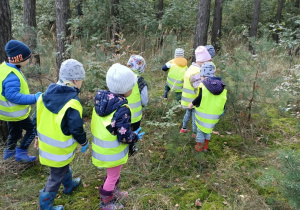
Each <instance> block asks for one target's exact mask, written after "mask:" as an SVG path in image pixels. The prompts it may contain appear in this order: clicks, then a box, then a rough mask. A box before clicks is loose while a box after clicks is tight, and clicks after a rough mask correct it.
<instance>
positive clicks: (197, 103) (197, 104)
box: [192, 88, 202, 107]
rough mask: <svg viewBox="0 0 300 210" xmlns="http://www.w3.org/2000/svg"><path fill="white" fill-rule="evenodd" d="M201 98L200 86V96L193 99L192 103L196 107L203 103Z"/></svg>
mask: <svg viewBox="0 0 300 210" xmlns="http://www.w3.org/2000/svg"><path fill="white" fill-rule="evenodd" d="M201 99H202V88H200V91H199V94H198V96H197V97H196V98H195V99H194V100H193V101H192V104H193V105H194V106H196V107H199V106H200V103H201Z"/></svg>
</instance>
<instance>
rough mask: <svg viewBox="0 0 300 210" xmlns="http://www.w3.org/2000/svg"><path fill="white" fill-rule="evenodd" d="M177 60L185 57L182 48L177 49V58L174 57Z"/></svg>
mask: <svg viewBox="0 0 300 210" xmlns="http://www.w3.org/2000/svg"><path fill="white" fill-rule="evenodd" d="M174 57H175V58H178V57H182V58H183V57H184V50H183V49H181V48H177V49H176V50H175V56H174Z"/></svg>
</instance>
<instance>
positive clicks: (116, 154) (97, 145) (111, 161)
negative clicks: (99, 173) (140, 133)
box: [91, 108, 128, 168]
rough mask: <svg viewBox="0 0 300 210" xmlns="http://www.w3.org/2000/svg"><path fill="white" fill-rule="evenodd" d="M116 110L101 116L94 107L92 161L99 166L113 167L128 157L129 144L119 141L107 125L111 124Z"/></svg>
mask: <svg viewBox="0 0 300 210" xmlns="http://www.w3.org/2000/svg"><path fill="white" fill-rule="evenodd" d="M115 112H116V110H115V111H114V112H112V113H111V114H109V115H107V116H104V117H100V116H99V115H97V113H96V111H95V108H94V109H93V115H92V122H91V130H92V135H93V144H92V162H93V164H94V165H95V166H97V167H104V168H112V167H116V166H119V165H122V164H124V163H126V162H127V159H128V144H124V143H122V142H119V141H118V139H117V135H112V134H111V133H110V132H109V131H108V130H107V129H106V127H107V126H108V125H110V124H111V120H112V118H113V115H114V113H115Z"/></svg>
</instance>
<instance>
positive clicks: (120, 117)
mask: <svg viewBox="0 0 300 210" xmlns="http://www.w3.org/2000/svg"><path fill="white" fill-rule="evenodd" d="M124 104H128V102H127V100H126V98H125V97H123V96H120V95H117V94H114V93H111V92H109V91H107V90H99V91H98V92H97V93H96V96H95V111H96V113H97V115H99V116H100V117H105V116H107V115H109V114H111V113H112V112H114V111H115V110H116V112H115V114H114V115H113V118H112V120H111V124H110V125H109V126H107V127H106V129H107V130H108V131H109V132H110V133H111V134H112V135H117V138H118V141H119V142H123V143H126V144H131V143H135V142H137V140H138V136H137V134H136V133H134V132H132V131H131V112H130V109H129V107H128V106H122V105H124Z"/></svg>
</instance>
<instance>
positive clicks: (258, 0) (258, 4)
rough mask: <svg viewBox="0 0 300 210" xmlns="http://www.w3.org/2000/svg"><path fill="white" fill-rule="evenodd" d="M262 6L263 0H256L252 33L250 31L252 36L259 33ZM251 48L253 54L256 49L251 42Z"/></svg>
mask: <svg viewBox="0 0 300 210" xmlns="http://www.w3.org/2000/svg"><path fill="white" fill-rule="evenodd" d="M260 7H261V0H255V2H254V10H253V16H252V24H251V28H250V33H249V35H250V37H256V35H257V29H258V22H259V15H260ZM249 50H250V51H251V52H252V54H255V50H254V48H253V46H252V44H251V43H250V44H249Z"/></svg>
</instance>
